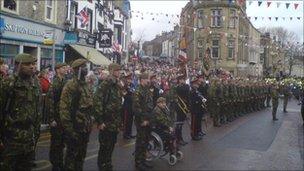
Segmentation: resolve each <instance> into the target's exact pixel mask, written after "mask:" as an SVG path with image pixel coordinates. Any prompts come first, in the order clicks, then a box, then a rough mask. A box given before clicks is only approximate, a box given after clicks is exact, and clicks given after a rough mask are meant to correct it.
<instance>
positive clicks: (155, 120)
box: [151, 97, 177, 154]
mask: <svg viewBox="0 0 304 171" xmlns="http://www.w3.org/2000/svg"><path fill="white" fill-rule="evenodd" d="M156 104H157V105H156V107H155V108H154V109H153V112H152V114H153V115H152V119H151V126H153V128H154V131H155V132H157V134H158V135H160V137H161V138H162V140H163V141H164V144H169V152H170V154H173V153H175V152H176V150H177V149H175V148H174V144H173V143H174V139H175V137H174V134H173V131H174V129H173V127H174V123H173V120H172V118H171V117H170V111H169V109H168V107H167V106H166V99H165V98H164V97H159V98H158V99H157V101H156Z"/></svg>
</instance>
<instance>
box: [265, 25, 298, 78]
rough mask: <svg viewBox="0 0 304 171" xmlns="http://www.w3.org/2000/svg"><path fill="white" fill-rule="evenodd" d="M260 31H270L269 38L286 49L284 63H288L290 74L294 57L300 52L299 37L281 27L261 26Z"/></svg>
mask: <svg viewBox="0 0 304 171" xmlns="http://www.w3.org/2000/svg"><path fill="white" fill-rule="evenodd" d="M259 30H260V31H261V32H262V33H264V34H265V33H267V32H268V33H270V35H271V38H272V39H274V41H276V42H278V43H279V44H280V46H281V47H283V48H284V49H285V51H286V53H285V55H286V57H288V58H287V60H286V61H284V63H285V62H286V64H287V65H288V70H289V74H291V71H292V67H293V66H294V65H295V64H296V63H295V60H294V59H295V58H297V57H298V56H299V52H301V50H300V49H301V48H302V47H301V46H302V45H301V44H300V43H299V37H298V36H297V35H296V34H295V33H294V32H292V31H289V30H287V29H285V28H283V27H270V28H267V27H262V28H260V29H259Z"/></svg>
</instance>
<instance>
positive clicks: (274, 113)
mask: <svg viewBox="0 0 304 171" xmlns="http://www.w3.org/2000/svg"><path fill="white" fill-rule="evenodd" d="M278 106H279V101H278V100H274V99H272V118H273V119H275V118H276V117H277V110H278Z"/></svg>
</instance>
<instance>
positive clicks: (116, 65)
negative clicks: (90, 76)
mask: <svg viewBox="0 0 304 171" xmlns="http://www.w3.org/2000/svg"><path fill="white" fill-rule="evenodd" d="M108 69H109V71H112V70H114V71H116V70H120V69H121V67H120V65H119V64H117V63H111V64H110V65H109V68H108Z"/></svg>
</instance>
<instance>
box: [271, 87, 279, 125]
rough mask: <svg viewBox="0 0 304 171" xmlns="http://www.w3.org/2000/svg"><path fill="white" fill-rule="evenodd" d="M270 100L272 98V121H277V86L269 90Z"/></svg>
mask: <svg viewBox="0 0 304 171" xmlns="http://www.w3.org/2000/svg"><path fill="white" fill-rule="evenodd" d="M271 98H272V120H273V121H277V120H278V119H277V117H276V115H277V109H278V106H279V86H278V84H276V83H275V84H273V86H272V89H271Z"/></svg>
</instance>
